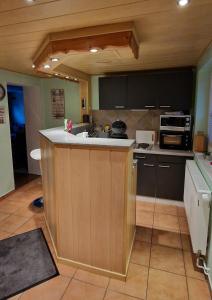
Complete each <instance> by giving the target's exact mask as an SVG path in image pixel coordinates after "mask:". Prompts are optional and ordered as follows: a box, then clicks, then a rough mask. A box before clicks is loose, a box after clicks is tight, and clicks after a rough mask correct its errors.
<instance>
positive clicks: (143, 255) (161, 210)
mask: <svg viewBox="0 0 212 300" xmlns="http://www.w3.org/2000/svg"><path fill="white" fill-rule="evenodd" d="M41 193H42V190H41V185H40V182H39V180H35V181H34V182H32V183H29V184H27V185H25V186H23V187H22V188H20V189H19V190H18V191H17V192H15V193H14V194H11V195H10V196H9V197H7V198H5V199H3V200H0V228H1V229H0V239H3V238H6V237H7V236H12V235H14V234H17V233H21V232H25V231H28V230H30V229H34V228H36V227H42V228H43V230H44V234H45V236H46V238H47V241H48V243H49V245H50V249H51V250H52V245H51V243H50V239H49V236H48V232H47V229H46V226H45V223H44V218H43V212H40V211H39V210H37V211H35V210H32V209H31V206H30V203H31V201H32V200H33V199H34V198H35V197H38V196H40V195H41ZM142 214H143V218H140V217H141V216H142ZM164 215H165V216H166V217H165V218H164V217H163V216H164ZM138 216H139V218H140V219H139V224H140V225H143V226H142V227H140V226H139V227H137V232H136V241H135V244H134V248H133V253H132V257H131V262H130V266H129V272H128V278H127V281H126V282H122V281H119V280H115V279H110V278H108V277H104V276H99V275H95V274H92V273H89V272H86V271H82V270H79V269H78V270H77V269H75V268H73V267H70V266H67V265H63V264H61V263H58V264H57V265H58V268H59V272H60V276H58V277H55V278H54V279H51V280H49V281H47V282H45V283H42V284H40V285H38V286H36V287H34V288H32V289H30V290H27V291H25V292H24V293H23V294H21V295H17V296H16V297H13V298H12V299H13V300H103V299H104V300H133V299H134V300H135V299H137V300H138V299H143V300H210V299H211V298H210V292H209V289H208V284H207V282H206V280H205V278H204V276H203V274H201V273H199V272H197V271H195V270H194V267H193V263H192V257H191V248H190V241H189V236H188V234H187V233H186V234H184V233H183V232H184V231H186V230H182V229H180V228H181V227H180V226H184V225H185V224H183V223H184V221H185V220H184V219H185V215H184V210H183V209H182V208H180V209H179V208H176V207H169V206H163V207H162V206H161V205H156V204H155V203H154V204H150V205H148V204H146V203H139V205H138ZM173 218H174V219H173ZM181 218H184V219H183V221H182V220H181ZM180 223H181V225H180ZM182 224H183V225H182ZM164 229H168V230H172V231H174V232H170V231H169V232H168V231H164ZM52 251H53V250H52ZM53 255H54V253H53Z"/></svg>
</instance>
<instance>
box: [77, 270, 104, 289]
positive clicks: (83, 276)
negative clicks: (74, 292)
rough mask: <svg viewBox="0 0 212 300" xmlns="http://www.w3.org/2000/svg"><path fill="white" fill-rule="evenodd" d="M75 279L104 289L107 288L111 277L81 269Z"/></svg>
mask: <svg viewBox="0 0 212 300" xmlns="http://www.w3.org/2000/svg"><path fill="white" fill-rule="evenodd" d="M74 278H75V279H78V280H80V281H84V282H87V283H90V284H93V285H96V286H99V287H102V288H107V286H108V283H109V277H106V276H102V275H98V274H94V273H91V272H87V271H84V270H80V269H79V270H77V272H76V274H75V275H74Z"/></svg>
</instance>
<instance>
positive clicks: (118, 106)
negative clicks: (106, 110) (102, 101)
mask: <svg viewBox="0 0 212 300" xmlns="http://www.w3.org/2000/svg"><path fill="white" fill-rule="evenodd" d="M115 108H125V106H124V105H116V106H115Z"/></svg>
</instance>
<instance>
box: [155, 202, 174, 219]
mask: <svg viewBox="0 0 212 300" xmlns="http://www.w3.org/2000/svg"><path fill="white" fill-rule="evenodd" d="M155 212H156V213H162V214H167V215H173V216H177V206H175V205H168V204H161V203H156V204H155Z"/></svg>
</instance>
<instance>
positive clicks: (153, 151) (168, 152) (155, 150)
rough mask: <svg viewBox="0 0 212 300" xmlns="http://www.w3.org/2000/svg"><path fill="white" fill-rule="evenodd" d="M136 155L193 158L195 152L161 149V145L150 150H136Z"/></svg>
mask: <svg viewBox="0 0 212 300" xmlns="http://www.w3.org/2000/svg"><path fill="white" fill-rule="evenodd" d="M133 152H134V153H145V154H160V155H175V156H189V157H193V156H194V152H193V151H183V150H169V149H160V147H159V145H158V144H156V145H153V147H152V148H151V149H150V150H148V149H134V150H133Z"/></svg>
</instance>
